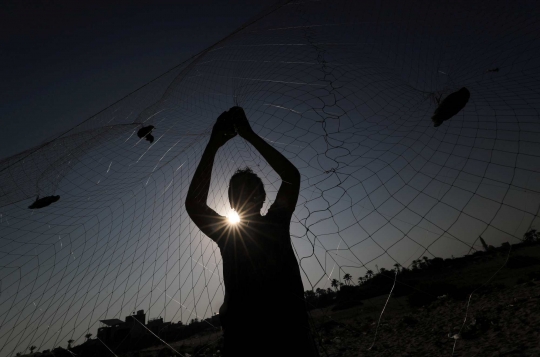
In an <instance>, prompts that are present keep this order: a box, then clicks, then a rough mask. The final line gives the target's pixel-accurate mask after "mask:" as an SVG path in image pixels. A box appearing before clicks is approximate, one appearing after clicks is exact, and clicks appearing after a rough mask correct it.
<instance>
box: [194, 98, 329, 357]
mask: <svg viewBox="0 0 540 357" xmlns="http://www.w3.org/2000/svg"><path fill="white" fill-rule="evenodd" d="M237 133H238V134H240V136H241V137H242V138H244V139H245V140H247V141H248V142H249V143H250V144H251V145H253V146H254V147H255V149H257V150H258V151H259V153H260V154H261V155H262V156H263V157H264V158H265V159H266V161H267V162H268V163H269V164H270V166H272V168H273V169H274V171H275V172H276V173H277V174H279V176H280V177H281V179H282V184H281V187H280V188H279V191H278V193H277V196H276V200H275V202H274V203H273V204H272V206H271V207H270V209H269V210H268V213H267V214H266V215H265V216H261V213H260V211H261V208H262V206H263V203H264V200H265V198H266V192H265V190H264V185H263V182H262V180H261V179H260V178H259V177H258V176H257V175H256V174H254V173H253V172H252V171H251V170H250V169H244V170H238V171H237V172H236V173H235V174H234V175H233V176H232V178H231V181H230V185H229V191H228V193H229V202H230V204H231V207H232V208H233V209H234V210H235V211H236V212H237V213H238V215H239V217H240V222H238V223H236V224H234V223H231V222H230V221H229V220H228V219H227V218H226V217H223V216H220V215H218V214H217V213H216V212H215V211H214V210H212V209H211V208H210V207H208V206H207V204H206V201H207V198H208V190H209V187H210V178H211V173H212V167H213V164H214V158H215V155H216V153H217V151H218V149H219V148H220V147H221V146H222V145H224V144H225V143H226V142H227V141H228V140H230V139H232V138H233V137H234V136H236V134H237ZM299 190H300V173H299V172H298V170H297V169H296V167H294V165H293V164H292V163H291V162H290V161H289V160H287V159H286V158H285V157H284V156H283V155H282V154H281V153H279V152H278V151H277V150H276V149H274V148H273V147H272V146H270V145H269V144H268V143H267V142H266V141H264V140H263V139H262V138H261V137H259V136H258V135H257V134H255V132H253V130H252V129H251V126H250V125H249V123H248V120H247V118H246V116H245V113H244V110H243V109H242V108H240V107H233V108H231V109H230V110H229V111H228V112H224V113H223V114H221V115H220V116H219V118H218V119H217V121H216V124H215V125H214V128H213V131H212V135H211V137H210V141H209V143H208V145H207V146H206V149H205V151H204V153H203V155H202V158H201V161H200V163H199V166H198V167H197V170H196V171H195V174H194V176H193V179H192V181H191V185H190V187H189V192H188V195H187V198H186V210H187V212H188V214H189V216H190V217H191V219H192V220H193V222H194V223H195V224H196V225H197V226H198V227H199V228H200V230H201V231H202V232H203V233H204V234H206V235H207V236H208V237H210V238H211V239H212V240H213V241H215V242H216V243H217V245H218V246H219V248H220V251H221V255H222V258H223V275H224V282H225V301H224V303H223V305H222V306H221V308H220V320H221V323H222V326H223V333H224V354H225V356H234V357H237V356H250V357H252V356H295V357H301V356H306V357H307V356H309V357H312V356H318V353H317V349H316V346H315V343H314V341H313V338H312V336H311V333H310V330H309V322H308V314H307V310H306V306H305V300H304V288H303V285H302V279H301V276H300V269H299V267H298V262H297V261H296V257H295V255H294V252H293V248H292V244H291V239H290V233H289V226H290V222H291V217H292V214H293V211H294V209H295V206H296V202H297V200H298V194H299Z"/></svg>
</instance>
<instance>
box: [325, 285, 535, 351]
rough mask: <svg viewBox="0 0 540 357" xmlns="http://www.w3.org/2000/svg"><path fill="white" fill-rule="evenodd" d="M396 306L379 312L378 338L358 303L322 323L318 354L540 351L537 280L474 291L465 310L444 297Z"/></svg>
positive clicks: (372, 324)
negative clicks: (480, 292)
mask: <svg viewBox="0 0 540 357" xmlns="http://www.w3.org/2000/svg"><path fill="white" fill-rule="evenodd" d="M366 305H367V304H366ZM394 305H395V306H394V307H395V308H396V306H397V305H398V304H394ZM363 308H364V309H366V306H364V307H363ZM395 308H394V311H393V313H391V314H388V315H386V314H385V315H383V317H382V319H381V323H380V325H379V328H378V332H377V336H376V337H375V332H376V330H377V320H378V318H377V319H376V320H375V321H373V317H371V315H372V314H371V313H369V312H368V317H367V318H366V317H364V316H362V315H363V314H362V308H359V309H357V310H360V311H357V313H354V314H352V316H350V318H348V319H347V318H340V317H339V316H336V319H334V317H332V320H329V321H328V322H326V323H323V324H322V327H323V328H322V329H321V331H320V337H321V339H322V346H321V347H322V348H321V355H322V356H325V355H328V356H336V357H337V356H342V357H352V356H463V357H464V356H540V282H539V281H534V280H533V281H530V282H527V283H523V284H518V285H516V286H514V287H513V288H508V289H504V290H501V291H497V292H492V293H489V294H485V295H477V294H475V295H473V296H472V298H471V300H470V304H469V309H468V310H467V301H450V300H445V299H441V300H439V301H437V302H435V303H433V304H432V305H431V306H429V307H428V308H421V309H416V310H410V309H409V312H408V313H405V314H399V313H396V312H395V310H396V309H395ZM367 309H368V310H371V309H370V308H369V305H367ZM349 313H350V312H349ZM379 313H380V312H379ZM342 314H343V315H342V317H345V311H343V312H342ZM351 317H352V318H351ZM465 317H467V318H466V319H465ZM340 320H341V321H343V322H346V323H343V324H340V322H341V321H340ZM325 326H328V327H327V328H325ZM372 345H373V347H372V348H371V349H370V347H371V346H372Z"/></svg>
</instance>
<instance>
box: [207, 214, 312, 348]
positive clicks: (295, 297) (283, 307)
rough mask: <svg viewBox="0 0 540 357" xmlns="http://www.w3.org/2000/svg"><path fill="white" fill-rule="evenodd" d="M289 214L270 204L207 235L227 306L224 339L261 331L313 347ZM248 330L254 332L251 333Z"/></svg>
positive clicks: (281, 339)
mask: <svg viewBox="0 0 540 357" xmlns="http://www.w3.org/2000/svg"><path fill="white" fill-rule="evenodd" d="M291 217H292V212H290V211H287V210H278V209H270V210H269V212H268V214H267V215H265V216H259V217H257V218H256V219H251V220H250V221H249V222H240V223H238V224H236V225H227V226H226V227H225V228H223V229H222V230H219V231H217V232H216V234H215V235H216V236H214V237H211V238H212V239H213V240H214V241H215V242H216V243H217V245H218V246H219V249H220V251H221V255H222V260H223V275H224V283H225V293H226V305H227V308H226V311H224V312H222V313H221V315H222V316H220V317H221V320H222V324H223V327H224V330H225V339H226V341H227V339H228V340H229V342H230V341H231V340H233V339H234V338H233V336H234V335H238V336H241V339H242V340H243V341H244V342H243V343H245V341H246V340H248V339H249V340H252V341H253V340H256V339H257V338H258V337H257V336H260V335H261V334H264V335H266V336H265V338H266V339H268V338H270V337H273V338H278V339H279V340H280V341H281V342H282V343H283V341H285V340H287V339H291V341H290V342H291V343H293V342H294V343H295V344H296V347H297V348H298V349H299V350H301V351H307V349H310V350H311V349H312V346H311V344H312V343H313V340H312V339H311V337H310V334H309V322H308V314H307V309H306V305H305V300H304V297H303V295H304V288H303V284H302V278H301V275H300V268H299V266H298V262H297V260H296V257H295V255H294V251H293V248H292V244H291V238H290V233H289V226H290V221H291ZM253 331H257V333H256V334H253V335H252V332H253ZM269 335H270V336H269ZM248 336H249V337H248ZM298 336H301V338H299V337H298ZM276 342H277V343H278V345H279V344H280V343H279V342H278V341H276ZM302 344H305V345H306V346H302ZM307 345H309V346H307ZM302 355H304V354H302ZM305 355H306V356H313V355H314V354H313V353H307V354H305Z"/></svg>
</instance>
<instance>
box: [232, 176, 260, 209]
mask: <svg viewBox="0 0 540 357" xmlns="http://www.w3.org/2000/svg"><path fill="white" fill-rule="evenodd" d="M265 199H266V192H265V191H264V184H263V182H262V180H261V179H260V178H259V176H257V175H256V174H255V173H254V172H253V171H252V170H251V169H250V168H249V167H246V168H244V169H238V170H236V172H235V173H234V175H233V176H232V177H231V181H230V183H229V202H230V204H231V207H232V208H233V209H234V210H235V211H237V212H239V213H240V214H242V213H244V214H248V215H250V214H257V213H260V211H261V208H262V206H263V203H264V200H265Z"/></svg>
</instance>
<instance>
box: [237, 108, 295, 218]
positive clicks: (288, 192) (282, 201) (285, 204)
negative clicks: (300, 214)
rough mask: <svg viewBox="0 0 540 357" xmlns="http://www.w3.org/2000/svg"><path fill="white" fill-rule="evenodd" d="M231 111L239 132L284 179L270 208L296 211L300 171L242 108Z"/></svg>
mask: <svg viewBox="0 0 540 357" xmlns="http://www.w3.org/2000/svg"><path fill="white" fill-rule="evenodd" d="M229 112H230V113H231V115H232V118H233V119H232V120H233V123H234V127H235V129H236V131H237V132H238V134H239V135H240V136H241V137H242V138H244V139H245V140H246V141H248V142H249V143H250V144H251V145H253V147H255V149H257V151H258V152H259V153H260V154H261V155H262V156H263V157H264V159H265V160H266V161H267V162H268V164H270V166H271V167H272V169H274V171H275V172H276V173H277V174H278V175H279V177H280V178H281V180H282V183H281V186H280V188H279V191H278V194H277V196H276V200H275V202H274V204H272V207H271V208H270V210H273V209H280V210H281V209H285V210H287V211H290V212H292V211H294V209H295V207H296V202H297V201H298V195H299V193H300V172H299V171H298V169H297V168H296V167H295V166H294V165H293V164H292V163H291V162H290V161H289V160H288V159H287V158H286V157H285V156H283V155H282V154H281V153H280V152H279V151H277V150H276V149H275V148H273V147H272V146H271V145H270V144H268V143H267V142H266V141H265V140H264V139H262V138H261V137H260V136H259V135H257V134H256V133H255V132H254V131H253V129H251V126H250V125H249V122H248V120H247V117H246V114H245V113H244V110H243V109H242V108H240V107H233V108H231V109H230V110H229Z"/></svg>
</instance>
